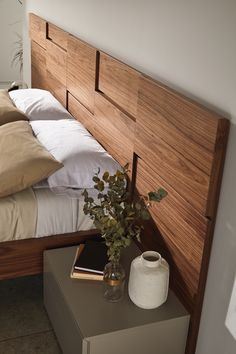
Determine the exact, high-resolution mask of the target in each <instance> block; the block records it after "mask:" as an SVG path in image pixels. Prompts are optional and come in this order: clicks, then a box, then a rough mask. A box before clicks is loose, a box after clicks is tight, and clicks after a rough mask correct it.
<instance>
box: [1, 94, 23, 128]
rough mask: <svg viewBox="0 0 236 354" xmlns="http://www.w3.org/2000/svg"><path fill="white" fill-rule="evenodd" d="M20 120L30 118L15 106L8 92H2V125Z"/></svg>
mask: <svg viewBox="0 0 236 354" xmlns="http://www.w3.org/2000/svg"><path fill="white" fill-rule="evenodd" d="M18 120H28V118H27V116H26V115H25V114H24V113H23V112H21V111H19V109H17V108H16V107H15V106H14V104H13V102H12V100H11V98H10V96H9V94H8V92H7V91H6V90H0V125H3V124H6V123H10V122H15V121H18Z"/></svg>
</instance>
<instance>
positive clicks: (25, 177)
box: [0, 90, 63, 197]
mask: <svg viewBox="0 0 236 354" xmlns="http://www.w3.org/2000/svg"><path fill="white" fill-rule="evenodd" d="M0 152H1V153H0V197H5V196H8V195H10V194H13V193H16V192H19V191H21V190H23V189H25V188H28V187H30V186H32V185H33V184H35V183H37V182H39V181H41V180H42V179H45V178H47V177H48V176H49V175H50V174H52V173H54V172H55V171H57V170H58V169H59V168H61V167H63V164H62V163H60V162H58V161H57V160H56V159H55V158H54V157H53V156H52V155H51V154H50V153H49V152H48V151H47V150H46V149H45V148H44V147H43V146H42V145H41V144H40V143H39V141H38V140H37V139H36V138H35V137H34V135H33V132H32V129H31V127H30V125H29V123H28V118H27V116H26V115H25V114H24V113H23V112H21V111H20V110H18V109H17V108H16V107H15V106H14V104H13V102H12V100H11V98H10V97H9V94H8V92H7V91H6V90H0Z"/></svg>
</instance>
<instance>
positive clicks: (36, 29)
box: [29, 13, 47, 48]
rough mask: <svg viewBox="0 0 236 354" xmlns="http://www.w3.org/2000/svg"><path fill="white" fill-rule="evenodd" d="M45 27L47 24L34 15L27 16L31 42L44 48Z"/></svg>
mask: <svg viewBox="0 0 236 354" xmlns="http://www.w3.org/2000/svg"><path fill="white" fill-rule="evenodd" d="M46 26H47V22H46V21H45V20H43V19H42V18H41V17H38V16H36V15H35V14H32V13H30V14H29V28H30V38H31V40H33V41H35V42H36V43H38V44H39V45H40V46H41V47H43V48H46Z"/></svg>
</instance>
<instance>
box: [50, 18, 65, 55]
mask: <svg viewBox="0 0 236 354" xmlns="http://www.w3.org/2000/svg"><path fill="white" fill-rule="evenodd" d="M68 35H69V34H68V33H67V32H65V31H63V30H62V29H60V28H59V27H57V26H55V25H53V24H52V23H48V27H47V38H48V39H50V40H51V41H52V42H53V43H54V44H57V45H58V46H59V47H61V48H62V49H64V50H65V51H67V42H68Z"/></svg>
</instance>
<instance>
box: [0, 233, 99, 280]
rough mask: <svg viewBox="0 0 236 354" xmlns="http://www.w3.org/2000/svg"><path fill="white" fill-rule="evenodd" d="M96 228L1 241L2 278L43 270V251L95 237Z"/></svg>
mask: <svg viewBox="0 0 236 354" xmlns="http://www.w3.org/2000/svg"><path fill="white" fill-rule="evenodd" d="M96 235H97V231H96V230H90V231H80V232H75V233H70V234H64V235H57V236H49V237H41V238H33V239H27V240H17V241H8V242H2V243H0V259H1V267H0V280H2V279H9V278H15V277H19V276H25V275H32V274H38V273H41V272H42V271H43V251H44V250H47V249H52V248H58V247H66V246H72V245H76V244H79V243H80V242H83V241H84V240H85V239H89V238H92V237H95V236H96Z"/></svg>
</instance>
